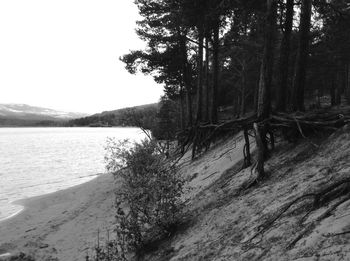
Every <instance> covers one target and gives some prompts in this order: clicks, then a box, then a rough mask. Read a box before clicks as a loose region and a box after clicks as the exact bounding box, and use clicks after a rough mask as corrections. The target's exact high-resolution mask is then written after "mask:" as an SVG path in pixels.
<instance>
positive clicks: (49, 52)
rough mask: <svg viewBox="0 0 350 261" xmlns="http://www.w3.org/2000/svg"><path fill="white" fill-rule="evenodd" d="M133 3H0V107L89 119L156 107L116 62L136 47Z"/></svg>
mask: <svg viewBox="0 0 350 261" xmlns="http://www.w3.org/2000/svg"><path fill="white" fill-rule="evenodd" d="M137 19H138V10H137V7H136V6H135V5H134V3H133V0H0V91H1V92H0V103H26V104H30V105H34V106H41V107H48V108H53V109H57V110H64V111H75V112H87V113H94V112H100V111H103V110H112V109H117V108H122V107H127V106H134V105H140V104H146V103H152V102H156V101H158V99H159V97H160V95H161V94H162V86H160V85H158V84H156V83H155V82H154V81H153V79H152V77H150V76H148V77H146V76H143V75H140V74H139V75H136V76H135V75H131V74H129V73H128V72H127V71H126V70H125V69H124V64H123V63H122V62H120V61H119V56H121V55H123V54H125V53H127V52H128V51H129V50H130V49H138V48H142V47H143V46H144V43H143V42H142V41H141V40H139V39H138V38H137V35H136V33H135V27H136V24H135V22H136V20H137Z"/></svg>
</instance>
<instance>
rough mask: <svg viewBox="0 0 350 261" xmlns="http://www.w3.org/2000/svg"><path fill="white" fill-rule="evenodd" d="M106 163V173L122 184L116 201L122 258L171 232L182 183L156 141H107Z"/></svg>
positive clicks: (174, 223)
mask: <svg viewBox="0 0 350 261" xmlns="http://www.w3.org/2000/svg"><path fill="white" fill-rule="evenodd" d="M106 161H107V170H108V171H110V172H112V173H114V175H115V176H116V178H117V179H119V180H120V182H121V183H120V186H121V187H120V189H118V192H117V200H116V205H117V229H116V230H117V231H116V232H117V234H118V240H117V241H118V242H117V246H116V247H118V249H119V250H120V252H121V253H122V254H121V255H125V253H126V252H129V251H138V250H140V249H141V248H142V247H144V246H145V245H146V244H147V243H148V242H150V241H153V240H157V239H159V238H160V237H162V236H164V235H166V234H169V233H172V232H173V230H174V227H176V224H177V223H178V222H179V220H180V216H181V209H182V202H181V199H180V197H181V195H182V189H183V185H184V181H183V179H182V178H181V177H180V176H179V174H177V172H176V170H175V168H174V167H172V166H170V164H168V163H167V162H166V157H165V155H163V154H162V153H160V152H159V150H158V148H157V144H156V142H154V141H149V140H144V141H142V142H141V143H135V144H133V146H132V145H131V144H130V143H129V142H127V141H122V142H117V141H115V140H109V142H108V145H107V154H106ZM118 183H119V181H118Z"/></svg>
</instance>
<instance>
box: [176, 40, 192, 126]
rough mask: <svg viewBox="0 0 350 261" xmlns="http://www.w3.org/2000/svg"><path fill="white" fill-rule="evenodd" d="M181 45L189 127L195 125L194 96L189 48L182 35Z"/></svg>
mask: <svg viewBox="0 0 350 261" xmlns="http://www.w3.org/2000/svg"><path fill="white" fill-rule="evenodd" d="M179 37H180V45H181V53H182V78H183V83H184V86H185V89H186V107H187V125H188V126H192V125H193V118H192V96H191V95H192V94H191V83H190V75H189V68H188V61H187V47H186V36H185V35H180V36H179Z"/></svg>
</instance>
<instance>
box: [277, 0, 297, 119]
mask: <svg viewBox="0 0 350 261" xmlns="http://www.w3.org/2000/svg"><path fill="white" fill-rule="evenodd" d="M293 15H294V0H287V7H286V20H285V23H284V33H283V38H282V42H281V54H280V60H279V70H280V79H279V86H278V96H277V110H278V111H282V112H284V111H286V104H287V90H288V72H289V54H290V39H291V35H292V29H293Z"/></svg>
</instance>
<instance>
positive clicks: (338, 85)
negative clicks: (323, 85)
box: [335, 61, 343, 105]
mask: <svg viewBox="0 0 350 261" xmlns="http://www.w3.org/2000/svg"><path fill="white" fill-rule="evenodd" d="M342 76H343V75H342V62H341V61H338V63H337V74H336V84H335V86H336V88H335V104H336V105H340V104H341V95H342V90H343V77H342Z"/></svg>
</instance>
